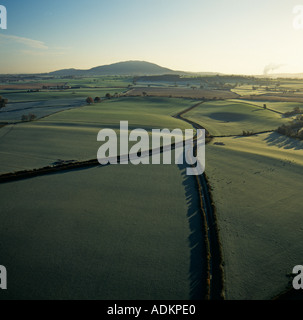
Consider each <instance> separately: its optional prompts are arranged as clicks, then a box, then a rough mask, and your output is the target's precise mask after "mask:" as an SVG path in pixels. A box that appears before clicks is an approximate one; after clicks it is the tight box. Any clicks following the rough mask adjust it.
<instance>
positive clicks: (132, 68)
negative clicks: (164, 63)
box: [49, 61, 184, 76]
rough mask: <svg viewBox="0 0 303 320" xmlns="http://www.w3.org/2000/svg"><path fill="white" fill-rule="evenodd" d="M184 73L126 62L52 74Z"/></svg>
mask: <svg viewBox="0 0 303 320" xmlns="http://www.w3.org/2000/svg"><path fill="white" fill-rule="evenodd" d="M180 73H184V72H178V71H174V70H171V69H168V68H163V67H160V66H158V65H157V64H154V63H150V62H145V61H125V62H118V63H114V64H110V65H105V66H100V67H95V68H92V69H89V70H78V69H63V70H58V71H54V72H50V73H49V75H53V76H84V75H88V76H97V75H105V76H110V75H129V76H144V75H164V74H180Z"/></svg>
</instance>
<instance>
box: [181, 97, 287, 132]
mask: <svg viewBox="0 0 303 320" xmlns="http://www.w3.org/2000/svg"><path fill="white" fill-rule="evenodd" d="M185 117H186V119H189V120H192V121H195V122H197V123H199V124H200V125H201V126H203V127H205V128H206V129H207V130H208V131H209V133H210V134H211V135H213V136H228V135H241V134H242V133H243V131H250V132H254V133H256V132H262V131H267V130H274V129H276V128H277V127H278V126H280V125H281V124H283V123H285V122H286V120H285V119H282V117H281V115H279V114H276V113H273V112H271V111H269V110H264V109H261V108H259V107H256V106H254V105H252V104H249V103H245V102H242V101H241V100H226V101H212V102H205V103H203V104H201V105H199V106H198V107H197V108H195V109H193V110H192V111H190V112H188V113H187V114H186V115H185Z"/></svg>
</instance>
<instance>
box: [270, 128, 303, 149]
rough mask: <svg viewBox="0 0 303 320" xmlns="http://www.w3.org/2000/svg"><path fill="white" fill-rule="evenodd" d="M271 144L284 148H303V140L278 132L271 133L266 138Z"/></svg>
mask: <svg viewBox="0 0 303 320" xmlns="http://www.w3.org/2000/svg"><path fill="white" fill-rule="evenodd" d="M264 141H266V143H267V144H268V145H269V146H275V147H278V148H283V149H293V150H302V149H303V142H302V141H300V140H297V139H294V138H290V137H287V136H284V135H282V134H279V133H277V132H273V133H271V134H270V135H269V136H268V137H267V138H265V139H264Z"/></svg>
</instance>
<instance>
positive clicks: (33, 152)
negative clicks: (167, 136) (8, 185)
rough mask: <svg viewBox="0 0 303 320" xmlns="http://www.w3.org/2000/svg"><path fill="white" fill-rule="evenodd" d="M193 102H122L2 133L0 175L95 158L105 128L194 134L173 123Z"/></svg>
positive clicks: (59, 115)
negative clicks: (125, 125)
mask: <svg viewBox="0 0 303 320" xmlns="http://www.w3.org/2000/svg"><path fill="white" fill-rule="evenodd" d="M193 104H194V102H193V101H191V100H186V99H166V98H120V99H113V100H107V101H104V102H102V103H98V104H93V105H90V106H89V105H88V106H85V107H82V108H74V109H72V110H67V111H63V112H60V113H57V114H53V115H51V116H49V117H46V118H44V119H41V120H38V121H34V122H28V123H20V124H17V125H8V126H5V127H2V128H0V155H1V157H0V172H1V173H5V172H11V171H19V170H22V169H33V168H39V167H45V166H48V165H52V164H53V163H54V162H56V161H58V159H63V160H79V161H81V160H89V159H96V156H97V150H98V148H99V147H100V143H99V142H97V135H98V132H99V131H100V130H101V129H105V128H112V129H114V130H116V131H119V129H120V121H128V122H129V128H130V130H131V129H134V128H143V129H145V130H147V131H151V130H152V129H157V128H159V129H163V128H168V129H171V130H172V129H175V128H180V129H182V130H183V129H187V128H188V129H191V128H192V127H191V126H190V125H189V124H187V123H185V122H184V121H181V120H178V119H175V118H173V117H172V116H173V115H175V114H176V113H178V112H180V111H182V110H184V109H186V108H188V107H190V106H192V105H193Z"/></svg>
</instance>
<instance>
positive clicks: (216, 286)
mask: <svg viewBox="0 0 303 320" xmlns="http://www.w3.org/2000/svg"><path fill="white" fill-rule="evenodd" d="M203 103H204V101H202V102H199V103H197V104H195V105H194V106H192V107H190V108H187V109H186V110H183V111H181V112H179V113H178V114H176V115H175V116H174V117H175V118H177V119H180V120H183V121H185V122H188V123H190V124H191V125H192V126H193V127H194V128H195V129H204V130H205V133H206V143H209V142H211V141H212V138H213V137H212V136H210V135H209V132H208V131H207V130H206V129H205V128H203V127H202V126H201V125H199V124H198V123H195V122H194V121H191V120H188V119H186V118H184V117H183V115H184V114H186V113H187V112H189V111H191V110H193V109H194V108H197V107H198V106H199V105H201V104H203ZM195 148H196V145H195ZM196 184H197V186H198V192H199V198H200V211H201V214H202V219H203V221H204V229H203V234H204V239H205V248H206V263H207V271H206V297H205V299H206V300H224V299H225V288H224V284H225V281H224V267H223V266H224V260H223V250H222V244H221V241H220V236H219V228H218V221H217V215H216V212H217V211H216V207H215V204H214V201H213V197H212V194H211V192H210V190H211V186H210V184H209V181H208V178H207V176H206V174H205V172H204V173H203V174H202V175H200V176H196Z"/></svg>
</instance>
